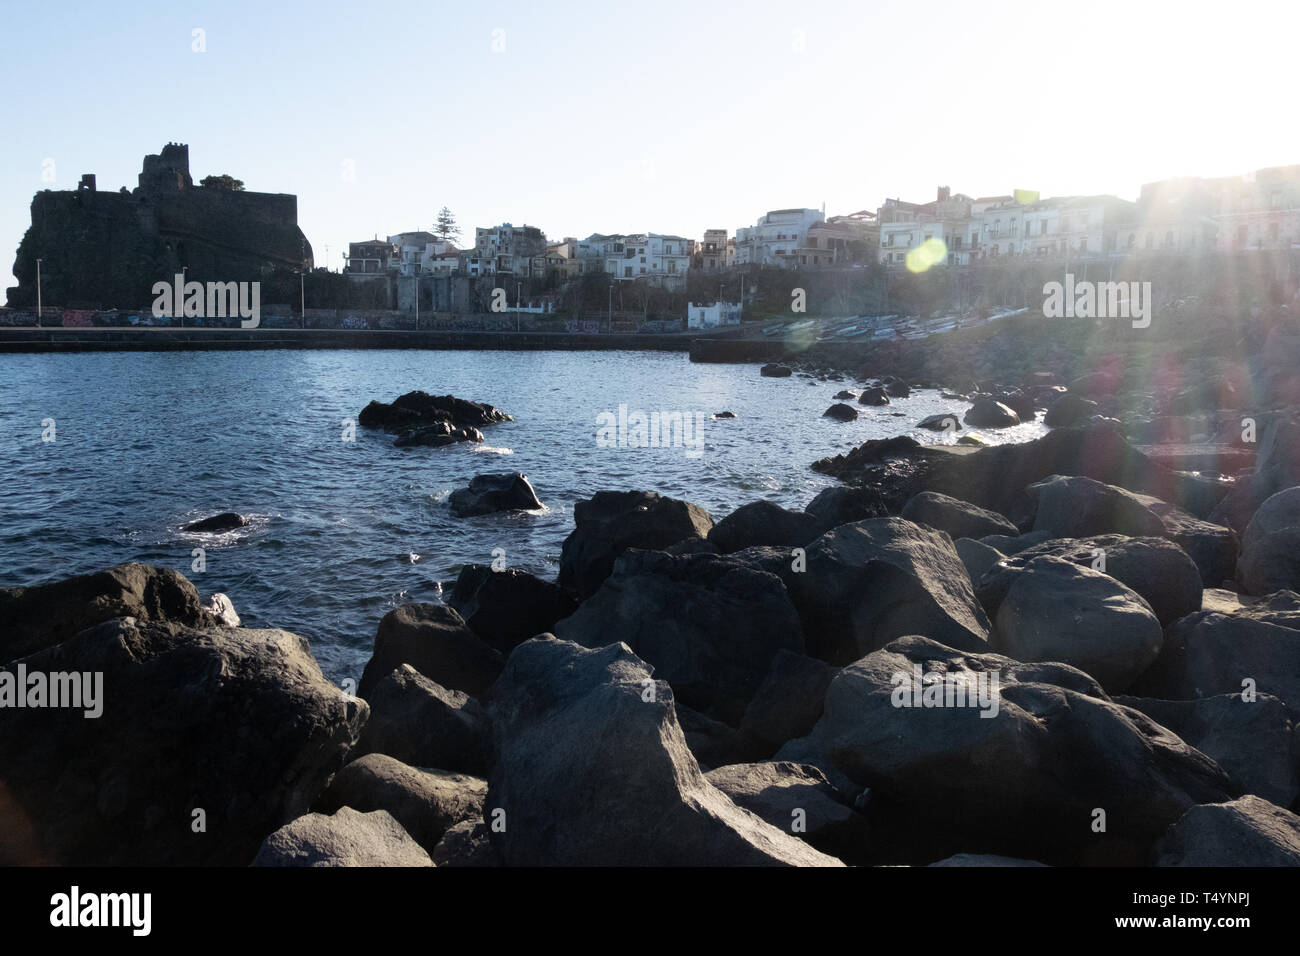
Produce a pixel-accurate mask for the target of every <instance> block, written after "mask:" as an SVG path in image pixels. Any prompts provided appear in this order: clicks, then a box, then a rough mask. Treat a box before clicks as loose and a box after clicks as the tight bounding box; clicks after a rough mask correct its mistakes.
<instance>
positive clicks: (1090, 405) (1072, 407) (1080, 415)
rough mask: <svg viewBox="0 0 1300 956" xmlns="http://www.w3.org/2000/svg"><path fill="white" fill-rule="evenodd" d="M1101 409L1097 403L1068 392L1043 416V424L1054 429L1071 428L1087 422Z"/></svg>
mask: <svg viewBox="0 0 1300 956" xmlns="http://www.w3.org/2000/svg"><path fill="white" fill-rule="evenodd" d="M1099 408H1100V406H1099V405H1098V404H1097V403H1096V402H1094V401H1091V400H1090V399H1086V398H1084V397H1083V396H1082V395H1074V394H1071V393H1069V392H1067V393H1066V394H1064V395H1062V396H1061V397H1060V398H1058V399H1056V401H1054V402H1053V403H1052V406H1051V408H1049V409H1048V410H1047V414H1046V415H1044V416H1043V424H1044V425H1048V426H1050V427H1052V428H1069V427H1070V426H1071V425H1078V424H1079V423H1081V422H1085V421H1087V420H1088V419H1089V418H1091V417H1092V416H1093V415H1096V414H1097V412H1098V409H1099Z"/></svg>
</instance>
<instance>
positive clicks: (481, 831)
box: [429, 820, 501, 867]
mask: <svg viewBox="0 0 1300 956" xmlns="http://www.w3.org/2000/svg"><path fill="white" fill-rule="evenodd" d="M429 855H430V856H431V857H433V865H434V866H469V867H491V866H500V865H501V858H500V857H499V856H497V851H496V849H495V848H494V847H493V846H492V838H491V836H489V835H488V828H487V824H485V823H484V822H483V821H482V820H462V821H461V822H460V823H457V824H456V825H455V826H454V827H451V828H449V829H448V830H447V832H446V833H444V834H443V835H442V839H441V840H439V841H438V845H437V846H436V847H434V848H433V852H432V853H430V854H429Z"/></svg>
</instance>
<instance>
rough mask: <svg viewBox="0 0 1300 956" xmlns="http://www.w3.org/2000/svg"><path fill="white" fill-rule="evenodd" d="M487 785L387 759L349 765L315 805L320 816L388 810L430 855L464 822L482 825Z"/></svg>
mask: <svg viewBox="0 0 1300 956" xmlns="http://www.w3.org/2000/svg"><path fill="white" fill-rule="evenodd" d="M486 796H487V781H486V780H484V779H482V778H481V777H471V776H467V775H465V774H460V773H449V772H447V771H445V770H422V769H418V768H416V767H411V766H408V765H407V764H404V763H402V762H401V761H400V760H396V759H394V758H392V757H389V756H387V755H385V754H367V755H365V756H364V757H361V758H360V759H359V760H354V761H352V763H350V764H348V765H347V766H346V767H344V768H343V769H342V770H340V771H339V772H338V773H337V774H335V775H334V779H333V780H331V781H330V785H329V786H328V787H326V788H325V792H324V793H322V794H321V795H320V796H319V797H318V798H317V800H316V804H315V806H314V807H313V809H314V810H315V811H316V812H318V813H326V814H330V813H336V812H337V811H338V810H339V809H341V808H343V807H351V808H352V809H353V810H359V811H361V812H362V813H368V812H370V811H372V810H386V811H387V812H388V813H390V814H392V816H393V819H395V820H396V821H397V822H398V823H400V824H401V825H402V827H403V829H405V830H406V832H407V833H409V834H410V835H411V837H412V838H413V839H414V840H415V842H416V843H418V844H420V846H422V847H424V849H425V850H427V851H428V852H429V853H430V854H432V853H433V850H434V847H436V846H437V845H438V841H439V840H441V839H442V837H443V834H444V833H446V832H447V831H448V830H449V829H451V828H452V827H453V826H455V825H456V824H457V823H460V822H461V821H462V820H482V819H483V799H484V798H485V797H486Z"/></svg>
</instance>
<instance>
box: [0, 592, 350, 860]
mask: <svg viewBox="0 0 1300 956" xmlns="http://www.w3.org/2000/svg"><path fill="white" fill-rule="evenodd" d="M20 666H23V667H25V668H26V671H27V673H28V674H29V675H30V674H33V673H36V672H41V673H45V674H49V673H52V672H74V673H86V672H90V673H101V674H102V675H103V677H102V685H101V686H100V693H98V694H97V695H96V696H97V697H98V705H97V706H98V707H99V708H101V709H102V713H101V714H100V716H98V717H96V718H94V719H86V717H85V713H86V709H84V708H75V709H74V708H67V707H63V708H49V707H45V708H39V709H26V708H23V709H15V708H11V707H0V777H2V778H3V784H4V790H5V791H6V794H7V800H6V803H8V804H9V806H10V807H11V808H13V809H14V810H15V811H16V812H17V813H18V814H21V816H20V817H19V820H24V819H25V821H26V823H27V824H28V825H29V826H30V827H31V830H32V833H33V835H34V838H35V841H36V843H37V845H39V846H40V847H42V848H43V851H42V852H43V857H44V858H43V862H47V863H54V864H58V865H64V866H127V865H130V866H198V865H221V866H244V865H246V864H247V863H248V861H249V860H251V859H252V858H253V856H254V854H255V853H256V852H257V848H258V846H259V844H261V842H262V839H263V837H265V836H266V834H267V833H269V832H271V831H272V830H274V829H275V828H276V827H278V826H281V825H282V824H284V823H285V822H286V821H288V820H291V819H293V818H294V817H296V816H298V815H300V814H302V813H304V812H306V811H307V808H308V807H309V806H310V804H311V801H312V800H313V799H314V798H315V797H316V795H317V794H318V793H319V792H320V791H321V789H322V788H323V787H324V786H325V783H326V781H327V780H328V779H329V777H330V775H331V774H333V773H334V772H335V771H337V770H338V769H339V767H341V766H342V765H343V759H344V755H345V754H346V753H347V751H348V749H349V748H350V747H351V746H352V744H353V742H354V741H355V740H356V738H357V734H358V733H359V732H360V731H361V727H362V725H363V724H364V723H365V721H366V716H367V714H368V711H369V708H368V707H367V706H366V703H365V702H364V701H361V700H357V699H356V698H354V697H348V696H347V695H346V694H344V693H343V692H342V691H340V690H339V689H338V688H337V687H335V686H334V685H333V684H331V683H330V682H329V681H328V680H326V679H325V678H324V676H322V674H321V671H320V668H319V667H318V666H317V664H316V661H315V660H314V659H313V658H312V656H311V653H310V651H309V650H308V647H307V642H306V641H305V640H303V639H302V638H301V637H298V636H296V635H294V634H288V633H286V632H284V631H275V630H253V629H245V628H227V627H211V628H206V629H203V630H199V629H195V628H190V627H185V626H183V625H178V624H173V623H165V622H156V621H143V620H131V619H129V618H124V619H119V620H112V621H106V622H104V623H102V624H99V625H97V626H95V627H93V628H91V629H89V630H85V631H82V632H81V633H80V634H77V635H76V636H75V637H70V638H68V639H67V640H65V641H63V642H62V643H60V644H57V645H55V646H53V647H50V648H47V649H46V650H43V651H41V652H39V653H37V654H34V655H32V656H30V657H26V658H23V659H22V660H20V661H15V662H12V663H11V664H9V665H7V669H8V670H10V671H11V672H13V673H17V668H18V667H20ZM83 702H84V701H83ZM197 809H202V810H203V811H204V814H205V818H206V825H207V830H206V833H207V836H203V835H202V834H198V835H196V834H195V833H194V832H193V831H192V830H191V824H192V822H193V821H194V820H195V819H196V818H195V816H194V811H195V810H197ZM13 822H14V821H13V820H12V819H10V820H8V821H6V823H5V828H6V830H8V829H10V828H11V826H12V824H13ZM5 843H6V841H5V840H3V839H0V863H6V862H7V863H34V862H42V860H31V859H3V858H4V857H5V856H6V855H7V853H8V852H11V850H10V848H8V847H6V846H5Z"/></svg>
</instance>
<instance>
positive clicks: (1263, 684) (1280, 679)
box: [1129, 611, 1300, 714]
mask: <svg viewBox="0 0 1300 956" xmlns="http://www.w3.org/2000/svg"><path fill="white" fill-rule="evenodd" d="M1129 692H1130V693H1132V694H1135V695H1137V696H1139V697H1160V698H1163V699H1165V700H1191V699H1194V698H1199V697H1210V696H1213V695H1215V694H1238V695H1240V694H1243V693H1245V694H1247V696H1250V694H1252V693H1253V694H1272V695H1273V696H1274V697H1277V698H1279V699H1280V700H1281V701H1282V703H1284V704H1286V706H1287V708H1288V709H1289V710H1290V711H1291V713H1293V714H1300V631H1296V630H1292V629H1291V628H1289V627H1282V626H1279V625H1277V624H1270V623H1267V622H1265V621H1260V620H1253V619H1252V618H1251V617H1249V616H1247V615H1244V614H1220V613H1218V612H1215V611H1198V612H1197V613H1195V614H1189V615H1188V616H1187V617H1185V618H1183V619H1182V620H1179V621H1175V622H1174V623H1173V624H1172V625H1171V626H1170V627H1169V628H1168V629H1167V630H1166V631H1165V643H1164V646H1163V647H1162V648H1161V651H1160V656H1159V657H1157V658H1156V661H1155V663H1154V664H1152V665H1151V667H1150V669H1149V670H1148V671H1147V672H1146V673H1145V674H1143V675H1142V678H1141V680H1139V681H1138V682H1137V683H1136V684H1134V685H1133V687H1132V688H1130V691H1129Z"/></svg>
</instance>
